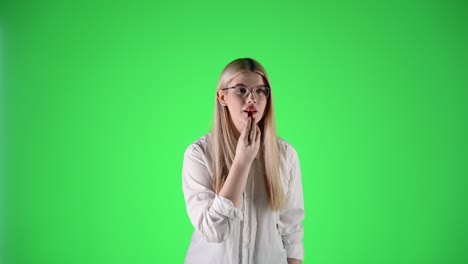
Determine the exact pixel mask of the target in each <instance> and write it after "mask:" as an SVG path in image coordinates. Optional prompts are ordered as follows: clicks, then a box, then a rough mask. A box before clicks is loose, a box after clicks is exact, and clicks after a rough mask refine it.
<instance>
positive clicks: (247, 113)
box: [244, 110, 257, 117]
mask: <svg viewBox="0 0 468 264" xmlns="http://www.w3.org/2000/svg"><path fill="white" fill-rule="evenodd" d="M244 113H245V114H246V115H247V117H249V113H252V117H254V116H255V114H256V113H257V111H247V110H244Z"/></svg>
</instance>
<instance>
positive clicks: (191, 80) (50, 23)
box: [0, 0, 468, 264]
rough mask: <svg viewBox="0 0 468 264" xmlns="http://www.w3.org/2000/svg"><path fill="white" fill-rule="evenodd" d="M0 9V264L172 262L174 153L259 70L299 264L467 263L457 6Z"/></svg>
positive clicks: (177, 207)
mask: <svg viewBox="0 0 468 264" xmlns="http://www.w3.org/2000/svg"><path fill="white" fill-rule="evenodd" d="M77 2H79V4H78V3H70V2H69V1H6V2H5V1H2V2H1V4H0V10H1V11H0V13H1V20H0V23H1V24H0V36H1V43H0V44H1V45H0V47H1V51H0V54H1V57H0V58H1V67H0V68H1V75H0V76H2V80H1V85H2V86H1V87H2V89H1V93H0V94H1V97H0V98H1V102H0V104H1V112H0V113H1V118H2V119H1V120H2V122H1V128H2V133H1V134H0V135H2V139H1V140H2V141H1V147H2V155H1V157H2V158H3V159H2V163H0V164H1V165H2V168H1V169H2V170H1V173H2V177H1V186H2V189H1V190H0V193H1V199H0V201H2V203H1V207H0V208H1V209H2V213H1V216H2V218H1V219H2V220H1V222H0V223H2V225H1V226H2V228H1V232H0V234H1V238H2V239H1V242H2V243H1V244H0V245H1V248H0V254H1V257H2V259H1V260H0V262H3V263H8V264H10V263H11V264H14V263H18V264H19V263H21V264H23V263H24V264H26V263H31V264H32V263H34V264H39V263H44V264H55V263H57V264H58V263H60V264H62V263H113V264H116V263H167V262H170V263H183V260H184V257H185V253H186V250H187V248H188V246H189V243H190V237H191V234H192V231H193V227H192V226H191V224H190V221H189V219H188V216H187V214H186V211H185V203H184V199H183V193H182V187H181V170H182V161H183V153H184V151H185V149H186V147H187V146H188V145H189V144H190V143H192V142H193V141H194V140H196V139H197V138H198V137H200V136H202V135H203V134H205V133H206V132H207V131H208V130H209V129H210V127H211V122H212V117H213V110H214V95H215V89H216V84H217V81H218V78H219V74H220V73H221V70H222V68H223V67H224V66H225V65H226V64H227V63H228V62H230V61H231V60H233V59H235V58H238V57H253V58H255V59H257V60H258V61H260V62H261V63H262V64H263V65H264V66H265V68H266V69H267V71H268V74H269V75H270V78H271V85H272V93H273V97H274V103H275V113H276V122H277V127H278V134H279V136H281V137H282V138H285V139H286V140H287V141H288V142H290V143H291V144H292V145H293V146H294V147H295V148H296V150H297V152H298V154H299V157H300V161H301V169H302V177H303V179H302V181H303V188H304V198H305V210H306V212H305V216H306V217H305V221H304V227H305V237H304V245H305V260H304V263H322V264H327V263H337V264H342V263H361V264H362V263H392V264H394V263H409V264H410V263H411V264H414V263H426V264H427V263H444V264H445V263H467V262H468V253H466V252H467V251H466V249H467V248H466V247H467V243H468V239H467V237H468V232H467V231H468V229H467V222H468V221H467V220H468V219H467V216H468V214H467V209H466V204H467V200H468V199H467V195H466V187H467V179H466V176H467V175H468V173H467V166H466V157H467V137H466V135H467V87H468V81H467V77H466V74H467V72H468V63H467V62H468V60H467V59H468V50H467V47H468V27H467V26H468V23H467V22H468V15H467V6H468V5H467V2H466V1H414V0H411V1H388V2H387V1H386V2H384V1H325V0H321V1H287V2H280V1H277V2H276V1H234V2H222V1H205V2H195V1H194V2H191V1H177V2H172V3H171V2H162V1H138V2H136V1H126V2H125V1H77Z"/></svg>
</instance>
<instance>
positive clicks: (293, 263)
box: [288, 258, 302, 264]
mask: <svg viewBox="0 0 468 264" xmlns="http://www.w3.org/2000/svg"><path fill="white" fill-rule="evenodd" d="M301 263H302V261H300V260H298V259H293V258H288V264H301Z"/></svg>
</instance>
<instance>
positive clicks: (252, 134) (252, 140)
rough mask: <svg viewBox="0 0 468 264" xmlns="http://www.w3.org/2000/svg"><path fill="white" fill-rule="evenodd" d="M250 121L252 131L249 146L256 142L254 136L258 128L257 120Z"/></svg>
mask: <svg viewBox="0 0 468 264" xmlns="http://www.w3.org/2000/svg"><path fill="white" fill-rule="evenodd" d="M251 118H252V119H251V121H250V131H249V144H250V143H253V142H254V136H255V134H254V133H255V127H256V126H257V125H256V124H255V118H253V117H251Z"/></svg>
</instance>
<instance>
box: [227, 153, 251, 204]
mask: <svg viewBox="0 0 468 264" xmlns="http://www.w3.org/2000/svg"><path fill="white" fill-rule="evenodd" d="M249 171H250V164H245V162H244V161H242V160H238V159H236V158H234V161H233V163H232V166H231V169H230V170H229V174H228V176H227V178H226V181H225V182H224V185H223V187H222V188H221V191H220V192H219V195H221V196H223V197H225V198H227V199H229V200H231V201H232V203H233V204H234V206H235V207H237V208H239V207H240V202H241V198H242V193H243V192H244V189H245V184H246V182H247V178H248V176H249Z"/></svg>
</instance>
